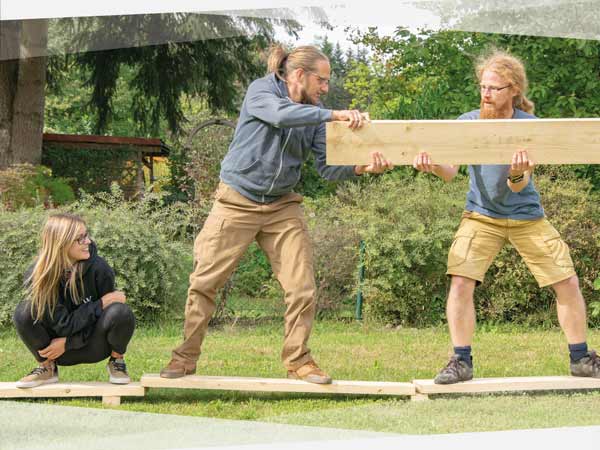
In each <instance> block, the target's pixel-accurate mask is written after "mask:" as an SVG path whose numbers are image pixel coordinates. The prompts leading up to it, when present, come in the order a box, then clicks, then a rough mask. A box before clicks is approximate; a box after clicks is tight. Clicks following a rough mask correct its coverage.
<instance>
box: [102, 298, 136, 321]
mask: <svg viewBox="0 0 600 450" xmlns="http://www.w3.org/2000/svg"><path fill="white" fill-rule="evenodd" d="M102 316H103V317H102V318H103V319H104V321H106V322H107V323H108V324H109V325H112V326H131V327H135V316H134V314H133V311H132V310H131V307H130V306H129V305H127V304H126V303H112V304H110V305H109V306H108V307H107V308H106V309H105V310H104V311H103V314H102Z"/></svg>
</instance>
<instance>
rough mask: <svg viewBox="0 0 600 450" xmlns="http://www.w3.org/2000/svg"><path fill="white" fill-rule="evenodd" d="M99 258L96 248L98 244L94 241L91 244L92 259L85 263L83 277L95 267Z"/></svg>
mask: <svg viewBox="0 0 600 450" xmlns="http://www.w3.org/2000/svg"><path fill="white" fill-rule="evenodd" d="M97 258H98V247H96V243H95V242H94V241H91V242H90V257H89V258H88V259H86V260H84V261H83V272H82V274H83V275H85V274H86V273H87V272H88V271H89V270H90V267H92V266H93V265H94V263H95V262H96V259H97Z"/></svg>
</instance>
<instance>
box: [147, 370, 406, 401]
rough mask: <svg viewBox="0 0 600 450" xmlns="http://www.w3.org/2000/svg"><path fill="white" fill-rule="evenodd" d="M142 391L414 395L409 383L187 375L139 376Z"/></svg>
mask: <svg viewBox="0 0 600 450" xmlns="http://www.w3.org/2000/svg"><path fill="white" fill-rule="evenodd" d="M140 383H141V385H142V386H144V387H146V388H179V389H207V390H223V391H251V392H296V393H298V392H309V393H320V394H363V395H407V396H410V395H415V393H416V391H415V387H414V385H413V384H412V383H394V382H384V381H341V380H334V381H333V383H332V384H314V383H307V382H306V381H301V380H289V379H285V378H281V379H279V378H245V377H214V376H198V375H188V376H186V377H183V378H161V377H160V376H159V375H157V374H148V375H144V376H142V379H141V380H140Z"/></svg>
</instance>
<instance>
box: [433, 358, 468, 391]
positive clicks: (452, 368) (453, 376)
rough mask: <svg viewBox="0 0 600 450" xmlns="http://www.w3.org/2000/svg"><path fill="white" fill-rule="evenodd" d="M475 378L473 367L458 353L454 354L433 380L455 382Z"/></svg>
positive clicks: (444, 382)
mask: <svg viewBox="0 0 600 450" xmlns="http://www.w3.org/2000/svg"><path fill="white" fill-rule="evenodd" d="M472 379H473V367H469V365H468V364H467V363H466V362H465V361H463V360H462V359H460V356H458V355H452V357H451V358H450V361H449V362H448V364H447V365H446V367H444V368H443V369H442V371H441V372H440V373H438V374H437V376H436V377H435V379H434V380H433V382H434V383H435V384H454V383H458V382H459V381H469V380H472Z"/></svg>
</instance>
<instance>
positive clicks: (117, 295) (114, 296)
mask: <svg viewBox="0 0 600 450" xmlns="http://www.w3.org/2000/svg"><path fill="white" fill-rule="evenodd" d="M100 300H101V301H102V309H104V308H106V307H107V306H108V305H110V304H112V303H125V301H126V297H125V293H124V292H121V291H113V292H109V293H108V294H106V295H104V296H103V297H102V298H101V299H100Z"/></svg>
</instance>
